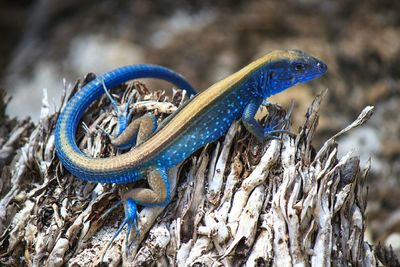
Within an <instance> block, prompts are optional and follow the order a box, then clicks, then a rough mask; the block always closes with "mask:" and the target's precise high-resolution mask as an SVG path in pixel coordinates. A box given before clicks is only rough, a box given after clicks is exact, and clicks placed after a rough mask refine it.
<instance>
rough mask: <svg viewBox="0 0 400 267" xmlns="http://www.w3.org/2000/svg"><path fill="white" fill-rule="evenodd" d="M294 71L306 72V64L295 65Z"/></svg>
mask: <svg viewBox="0 0 400 267" xmlns="http://www.w3.org/2000/svg"><path fill="white" fill-rule="evenodd" d="M294 69H295V70H296V71H304V70H305V69H306V67H305V66H304V64H302V63H296V64H295V65H294Z"/></svg>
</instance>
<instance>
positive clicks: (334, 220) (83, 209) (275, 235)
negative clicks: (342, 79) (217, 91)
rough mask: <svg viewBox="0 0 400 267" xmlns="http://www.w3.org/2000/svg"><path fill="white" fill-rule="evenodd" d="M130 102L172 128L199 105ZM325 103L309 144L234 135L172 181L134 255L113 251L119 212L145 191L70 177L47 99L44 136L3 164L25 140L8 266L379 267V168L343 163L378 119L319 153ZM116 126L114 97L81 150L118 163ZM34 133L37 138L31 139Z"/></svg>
mask: <svg viewBox="0 0 400 267" xmlns="http://www.w3.org/2000/svg"><path fill="white" fill-rule="evenodd" d="M77 88H78V85H76V86H75V87H74V89H73V90H72V93H73V92H75V91H76V90H77ZM119 91H120V92H123V95H122V94H121V95H122V96H121V97H120V98H118V97H117V98H118V100H119V101H120V102H121V103H124V102H126V101H127V99H128V98H129V97H133V100H134V101H133V102H135V103H133V105H132V107H131V108H135V115H137V116H140V115H142V114H143V113H144V112H149V111H150V112H154V113H155V114H156V115H158V117H159V118H160V120H162V119H164V118H166V117H167V115H168V114H170V113H172V112H173V111H175V110H176V109H177V107H178V106H180V105H181V104H182V103H184V102H185V101H186V100H187V97H186V96H185V94H184V92H181V91H179V90H176V91H173V96H172V98H168V97H166V96H165V94H164V93H163V92H161V91H156V92H155V93H150V92H149V90H147V88H146V87H145V86H144V85H143V84H141V83H138V82H136V83H129V84H128V85H126V86H121V88H119V89H117V90H116V92H119ZM113 92H114V91H113ZM323 95H324V93H322V94H320V95H318V96H317V97H316V99H315V100H314V102H313V103H312V105H311V106H310V108H309V110H308V112H307V114H306V120H305V122H304V125H303V126H302V127H301V128H300V130H299V133H298V134H293V135H288V134H283V135H280V136H277V138H271V139H270V140H267V141H265V142H264V143H262V144H261V143H258V142H257V141H256V140H255V139H254V138H253V137H252V136H251V135H250V134H249V133H248V132H247V131H246V130H245V129H244V127H242V126H241V123H240V122H237V123H234V124H233V125H232V126H231V128H230V129H229V131H228V133H227V134H226V136H225V137H224V138H222V139H221V140H219V141H218V142H215V143H213V144H209V145H207V146H206V147H205V148H203V149H202V150H201V151H198V152H196V153H195V154H194V155H193V156H192V157H191V158H189V159H188V160H186V161H185V162H184V163H182V164H181V165H180V166H178V167H177V168H174V169H172V170H171V171H170V177H171V184H172V186H171V187H172V190H173V195H174V197H173V200H172V202H171V203H170V204H169V205H168V206H167V207H165V208H163V207H156V208H144V209H142V210H141V211H140V219H139V228H140V235H139V236H135V231H132V232H133V233H132V235H131V236H130V237H129V242H128V247H126V243H125V241H126V240H127V239H126V236H125V233H124V231H123V233H122V234H121V235H119V236H118V237H117V238H116V240H115V242H114V243H113V244H112V246H111V247H110V248H109V249H108V250H107V251H105V248H106V247H107V244H108V242H109V241H110V239H111V238H112V236H113V235H114V233H115V231H116V230H117V228H118V226H119V225H120V224H121V222H122V219H123V216H124V213H123V209H122V207H120V208H118V209H115V210H113V211H110V209H111V208H112V207H113V206H114V205H115V203H117V201H118V199H119V190H126V187H128V186H129V187H132V186H135V185H128V186H115V185H105V184H93V183H86V182H84V181H82V180H80V179H78V178H76V177H73V176H72V175H71V174H69V173H68V172H66V171H65V170H63V168H62V166H61V164H60V163H59V161H58V159H57V157H56V156H55V153H54V139H53V135H52V132H53V130H54V125H55V121H56V119H57V116H58V114H59V112H56V114H51V113H50V108H49V103H48V101H47V99H46V97H44V100H43V107H42V111H41V119H40V122H39V124H38V125H37V126H36V127H35V128H34V129H32V128H29V125H32V124H30V123H28V124H19V125H17V126H15V127H16V129H15V130H14V131H13V132H12V133H10V134H8V135H7V136H5V137H4V138H3V139H4V141H3V142H2V143H1V145H2V147H1V149H0V155H3V154H2V153H4V152H3V151H7V148H8V147H9V146H8V144H13V143H14V142H13V141H12V140H14V139H15V138H16V137H15V135H17V137H18V136H20V137H21V136H22V137H24V138H25V139H23V141H24V145H23V147H22V148H20V149H19V150H17V149H15V150H14V152H13V153H8V154H6V155H8V156H7V158H10V155H12V157H13V159H12V161H11V160H8V161H6V162H5V163H4V165H6V167H4V168H3V172H2V177H1V180H0V197H1V200H0V233H1V237H0V238H1V239H0V242H1V243H0V262H1V263H3V264H6V265H12V266H24V265H26V266H61V265H63V264H66V263H68V264H69V265H70V266H93V265H99V264H100V261H101V258H102V256H104V258H103V260H104V262H103V264H105V265H108V266H119V265H124V266H150V265H152V266H270V265H272V266H290V265H297V266H330V265H332V266H356V265H357V266H377V265H378V264H379V261H378V259H377V257H376V256H375V254H374V251H373V248H372V247H371V245H369V244H368V243H367V242H366V241H364V231H365V208H366V200H365V197H366V189H365V187H364V181H365V179H366V176H367V173H368V167H367V168H366V169H361V168H360V166H359V158H358V156H357V155H351V153H349V154H347V155H345V156H344V157H342V158H337V150H338V148H337V144H336V142H335V138H337V137H338V136H339V135H341V134H343V133H345V132H346V131H349V130H351V129H352V128H354V127H357V126H359V125H361V124H363V123H364V122H365V121H366V120H368V118H369V116H370V115H371V114H372V111H373V107H366V108H365V109H364V110H363V111H362V113H361V114H360V115H359V117H358V118H357V120H356V121H355V122H354V123H353V124H351V125H350V126H349V127H347V128H346V129H344V130H343V131H341V132H340V133H338V134H337V135H335V136H334V137H332V138H331V139H329V140H328V141H326V142H325V144H324V146H323V147H322V148H321V149H319V150H318V151H316V150H315V149H314V148H313V147H312V139H313V136H314V134H315V131H316V128H317V124H318V110H319V107H320V104H321V100H322V98H323ZM67 98H68V97H66V98H65V99H67ZM268 109H269V110H268V111H269V116H265V115H263V116H261V117H262V118H261V119H262V120H263V121H265V123H277V122H278V121H283V122H287V121H288V119H289V117H290V112H289V113H286V112H285V111H284V110H283V109H281V108H279V107H277V106H275V105H271V106H270V107H269V108H268ZM116 123H117V120H116V117H115V114H114V113H113V111H112V109H111V105H110V104H109V101H108V100H107V99H106V98H105V97H103V98H102V99H101V100H99V101H98V102H96V103H94V104H93V105H92V107H90V108H89V110H88V112H87V115H86V116H85V118H84V123H83V125H84V127H80V131H78V135H77V139H78V141H79V143H80V146H81V149H82V150H84V151H85V153H87V154H89V155H91V156H93V157H106V156H109V155H111V154H115V153H118V151H116V149H115V148H114V147H112V145H111V144H110V142H109V140H108V138H107V137H106V136H105V135H104V134H102V133H101V132H100V131H98V130H96V126H97V125H99V126H100V127H102V128H103V129H105V130H106V131H107V132H112V130H113V129H114V128H115V126H116ZM286 127H287V125H286ZM24 129H25V130H24ZM27 129H30V130H29V131H28V132H29V137H28V138H26V137H25V136H24V135H23V134H21V132H22V133H26V132H27ZM17 133H20V134H19V135H18V134H17ZM17 139H18V138H17ZM20 139H22V138H20ZM16 152H17V153H16ZM2 157H4V156H2ZM136 185H137V184H136ZM103 254H104V255H103ZM394 260H396V259H394ZM394 260H393V262H394ZM387 264H390V263H387Z"/></svg>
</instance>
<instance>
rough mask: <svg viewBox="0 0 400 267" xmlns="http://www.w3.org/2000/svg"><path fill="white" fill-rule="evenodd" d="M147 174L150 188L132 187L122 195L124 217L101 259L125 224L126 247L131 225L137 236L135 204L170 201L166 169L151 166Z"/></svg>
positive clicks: (162, 203)
mask: <svg viewBox="0 0 400 267" xmlns="http://www.w3.org/2000/svg"><path fill="white" fill-rule="evenodd" d="M147 176H148V177H147V181H148V184H149V187H150V188H134V189H132V190H130V191H128V192H126V193H125V194H124V195H122V197H121V198H122V200H121V202H122V203H123V204H124V209H125V218H124V220H123V222H122V224H121V226H120V227H119V228H118V230H117V231H116V232H115V234H114V236H113V237H112V239H111V241H110V242H109V243H108V245H107V247H106V249H105V250H104V253H103V256H102V260H101V261H103V257H104V254H105V252H106V251H107V250H108V249H109V248H110V246H111V244H112V242H113V241H114V239H115V238H116V237H117V236H118V235H119V234H120V233H121V231H122V229H123V228H124V227H125V226H126V227H127V229H126V237H125V245H126V247H128V244H129V242H128V240H129V237H130V232H131V229H132V227H134V228H135V231H136V234H137V236H139V234H140V232H139V227H138V220H137V216H138V209H137V204H139V205H142V206H148V207H151V206H165V205H167V204H168V203H169V202H170V200H171V192H170V185H169V178H168V171H167V169H165V168H154V167H151V168H150V169H149V170H148V171H147Z"/></svg>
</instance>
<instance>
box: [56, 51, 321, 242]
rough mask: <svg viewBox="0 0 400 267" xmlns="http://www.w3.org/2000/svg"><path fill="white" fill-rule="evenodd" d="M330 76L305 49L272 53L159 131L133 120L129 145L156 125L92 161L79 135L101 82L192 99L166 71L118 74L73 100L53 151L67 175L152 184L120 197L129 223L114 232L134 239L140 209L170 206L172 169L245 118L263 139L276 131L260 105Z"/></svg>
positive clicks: (106, 76)
mask: <svg viewBox="0 0 400 267" xmlns="http://www.w3.org/2000/svg"><path fill="white" fill-rule="evenodd" d="M326 71H327V66H326V65H325V64H324V63H323V62H322V61H320V60H318V59H316V58H314V57H312V56H310V55H308V54H306V53H304V52H302V51H299V50H278V51H273V52H271V53H269V54H267V55H265V56H263V57H261V58H260V59H258V60H256V61H254V62H252V63H250V64H249V65H247V66H246V67H244V68H243V69H241V70H239V71H238V72H236V73H234V74H232V75H230V76H228V77H227V78H225V79H223V80H221V81H219V82H217V83H215V84H214V85H212V86H211V87H209V88H208V89H207V90H205V91H203V92H202V93H200V94H198V95H196V96H195V97H194V98H192V99H191V100H190V101H189V102H188V103H187V104H186V105H185V106H184V107H182V108H180V109H179V111H178V112H176V113H174V114H173V115H171V116H170V117H169V118H168V119H167V122H166V123H163V124H162V126H160V127H158V129H157V130H156V131H155V132H153V130H154V128H155V127H154V120H153V118H152V117H151V116H147V119H143V121H142V122H143V123H142V122H140V121H139V122H132V123H131V124H130V125H128V126H127V128H126V130H125V131H124V132H123V133H122V134H121V136H122V135H124V139H125V140H124V141H123V142H122V143H124V142H128V141H129V140H128V139H129V138H130V137H132V138H137V136H138V135H139V134H138V133H139V132H140V128H141V127H140V126H143V127H144V128H146V126H145V125H146V124H150V125H151V126H147V129H146V130H145V131H143V132H142V134H140V137H141V138H140V139H141V140H140V142H139V140H138V142H137V143H138V145H137V146H136V147H134V148H133V149H132V150H131V151H129V152H126V153H124V154H121V155H118V156H113V157H110V158H90V157H88V156H86V155H85V154H83V153H82V152H81V151H80V149H79V148H78V146H77V144H76V142H75V133H76V128H77V125H78V123H79V121H80V119H81V117H82V115H83V113H84V112H85V110H86V108H87V107H88V106H89V105H90V104H91V103H92V102H93V101H94V100H96V99H97V98H99V97H100V96H101V95H102V94H103V93H104V90H103V83H104V86H106V87H107V88H113V87H115V86H117V85H119V84H121V83H123V82H126V81H128V80H131V79H136V78H144V77H155V78H161V79H165V80H167V81H170V82H172V83H174V84H175V85H177V86H178V87H180V88H183V89H186V90H188V92H189V93H194V90H193V89H192V87H191V86H190V85H189V84H188V83H187V82H186V81H185V80H184V79H183V78H182V77H181V76H179V75H177V74H175V73H173V72H171V71H169V70H166V69H163V68H161V67H157V66H149V65H138V66H128V67H125V68H120V69H117V70H114V71H112V72H109V73H106V74H104V75H102V76H100V77H98V78H96V79H95V80H93V81H92V82H90V83H89V84H87V85H86V86H84V87H83V88H82V89H81V90H80V91H79V92H77V93H76V94H75V95H74V96H73V97H72V98H71V99H70V100H69V101H68V103H67V105H66V107H65V109H64V110H63V112H62V114H61V115H60V118H59V119H58V122H57V125H56V129H55V148H56V152H57V155H58V157H59V159H60V160H61V162H62V163H63V166H64V167H65V168H66V169H67V170H69V171H70V172H71V173H72V174H73V175H75V176H77V177H79V178H81V179H84V180H87V181H90V182H99V183H129V182H133V181H137V180H139V179H143V178H146V179H147V181H148V184H149V187H150V188H135V189H133V190H132V191H130V192H128V193H127V194H126V195H124V196H123V197H122V200H123V202H124V206H125V216H126V217H125V219H124V222H123V224H122V225H121V227H120V228H119V230H118V231H117V233H116V234H118V233H119V232H120V231H121V229H122V227H123V226H124V225H126V224H127V225H128V231H127V234H129V231H130V229H131V227H132V226H135V228H136V229H137V223H136V213H137V206H136V205H137V204H139V205H142V206H154V205H160V206H165V205H166V204H168V203H169V202H170V198H171V197H170V185H169V180H168V170H169V169H170V168H171V167H174V166H176V165H177V164H179V163H180V162H182V161H183V160H185V159H186V158H188V157H189V156H190V155H191V154H192V153H193V152H195V151H196V150H197V149H199V148H201V147H203V146H204V145H206V144H207V143H210V142H213V141H215V140H217V139H218V138H220V137H221V136H222V135H223V134H224V133H225V132H226V131H227V129H228V128H229V126H230V125H231V124H232V122H233V121H234V120H237V119H240V118H241V119H242V121H243V124H244V125H245V127H246V128H247V129H248V130H249V131H250V132H251V133H252V134H253V135H254V136H255V137H256V138H257V139H258V140H260V141H262V140H264V139H265V138H266V137H268V136H269V135H270V134H271V133H273V132H274V130H272V128H271V127H263V126H261V125H260V124H259V122H258V121H257V120H256V119H255V118H254V115H255V114H256V112H257V110H258V108H259V106H260V105H261V104H262V102H263V100H266V99H267V98H268V97H269V96H271V95H274V94H277V93H279V92H281V91H283V90H285V89H286V88H289V87H291V86H293V85H295V84H298V83H303V82H307V81H310V80H313V79H315V78H317V77H319V76H321V75H323V74H324V73H325V72H326ZM192 90H193V91H192ZM144 122H146V123H144ZM152 122H153V123H152ZM125 132H126V133H127V134H125ZM137 230H138V229H137ZM114 237H115V236H114Z"/></svg>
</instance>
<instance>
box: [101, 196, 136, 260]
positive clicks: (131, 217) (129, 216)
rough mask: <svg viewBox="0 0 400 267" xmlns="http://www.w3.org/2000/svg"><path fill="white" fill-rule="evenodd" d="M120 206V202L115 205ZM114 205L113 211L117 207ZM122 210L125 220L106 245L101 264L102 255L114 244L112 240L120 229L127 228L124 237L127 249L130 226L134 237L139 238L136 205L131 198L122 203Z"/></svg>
mask: <svg viewBox="0 0 400 267" xmlns="http://www.w3.org/2000/svg"><path fill="white" fill-rule="evenodd" d="M119 204H121V202H118V203H117V205H119ZM117 205H115V206H114V207H113V209H115V207H116V206H117ZM124 209H125V219H124V220H123V222H122V224H121V226H120V227H119V228H118V230H117V231H116V232H115V234H114V236H113V237H112V238H111V241H110V242H109V243H108V245H107V247H106V248H105V250H104V252H103V255H102V256H101V262H104V260H103V259H104V255H105V254H106V252H107V250H108V249H109V248H110V247H111V245H112V243H113V242H114V239H115V238H116V237H117V236H118V235H119V234H120V233H121V231H122V229H123V228H124V227H125V225H126V226H127V228H126V237H125V246H126V248H128V245H129V241H128V240H129V236H130V232H131V229H132V226H133V227H134V228H135V231H136V235H137V236H139V235H140V232H139V227H138V224H137V217H138V215H139V214H138V211H137V205H136V203H135V201H134V200H133V199H131V198H128V199H127V200H126V201H125V202H124Z"/></svg>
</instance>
